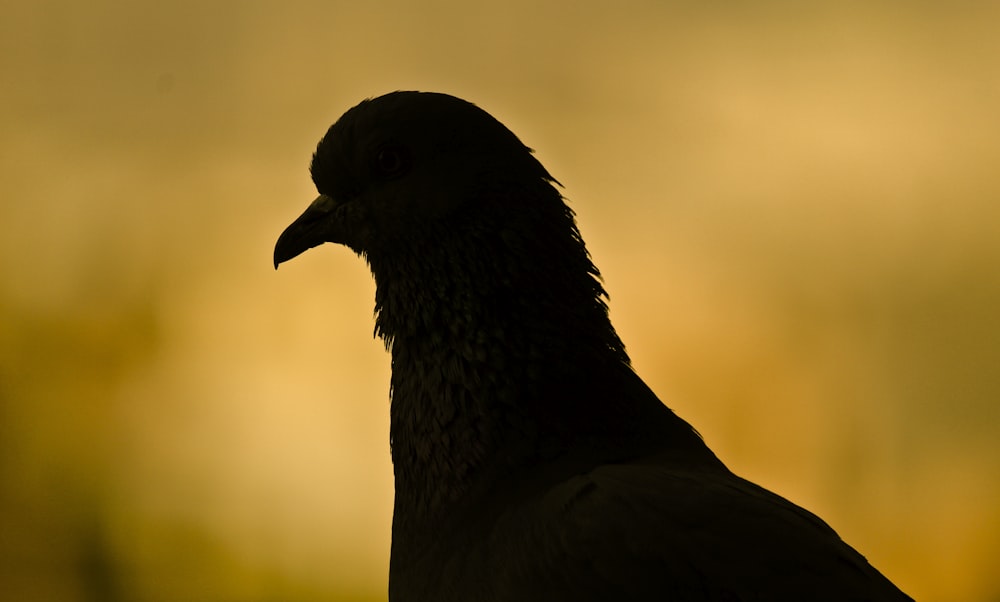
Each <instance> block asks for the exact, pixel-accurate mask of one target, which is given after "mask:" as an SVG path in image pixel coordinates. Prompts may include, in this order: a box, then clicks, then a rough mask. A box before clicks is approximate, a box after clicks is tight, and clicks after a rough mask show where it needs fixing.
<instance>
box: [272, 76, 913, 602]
mask: <svg viewBox="0 0 1000 602" xmlns="http://www.w3.org/2000/svg"><path fill="white" fill-rule="evenodd" d="M311 174H312V178H313V181H314V183H315V185H316V188H317V190H318V192H319V196H318V197H317V198H316V200H315V201H313V203H312V204H311V205H310V206H309V207H308V209H306V211H305V213H303V214H302V215H301V216H300V217H299V218H298V219H296V220H295V221H294V222H293V223H292V224H291V225H290V226H289V227H288V228H287V229H286V230H285V231H284V232H283V233H282V234H281V236H280V237H279V239H278V242H277V245H276V246H275V249H274V264H275V267H277V266H278V264H280V263H282V262H284V261H287V260H289V259H292V258H293V257H295V256H297V255H299V254H300V253H302V252H303V251H305V250H307V249H309V248H311V247H315V246H317V245H320V244H322V243H324V242H332V243H339V244H343V245H346V246H347V247H349V248H351V249H352V250H354V251H355V252H356V253H358V254H359V255H360V256H362V257H363V258H364V259H365V260H366V261H367V263H368V265H369V266H370V268H371V271H372V274H373V275H374V278H375V282H376V294H375V311H376V327H375V331H376V333H377V334H378V336H380V337H381V338H382V339H383V340H384V342H385V344H386V347H387V349H388V350H389V351H390V353H391V356H392V377H391V403H390V441H391V450H392V461H393V471H394V476H395V507H394V511H393V522H392V549H391V560H390V569H389V599H390V600H391V601H393V602H396V601H403V600H405V601H407V602H412V601H425V600H434V601H439V602H440V601H450V600H464V601H478V600H482V601H494V600H495V601H535V600H546V601H551V600H573V601H589V600H616V601H633V600H664V601H696V600H697V601H707V600H727V601H751V600H795V601H825V600H829V601H834V600H836V601H862V600H867V601H889V600H893V601H895V600H910V598H909V597H908V596H907V595H905V594H904V593H902V592H901V591H900V590H899V589H897V588H896V586H894V585H893V584H892V583H891V582H890V581H889V580H888V579H886V578H885V577H884V576H883V575H882V574H880V573H879V572H878V571H877V570H876V569H875V568H873V567H872V566H871V565H869V564H868V562H867V561H866V560H865V558H864V557H863V556H861V555H860V554H859V553H857V552H856V551H855V550H854V549H852V548H851V547H850V546H849V545H847V544H846V543H844V542H843V541H842V540H841V539H840V537H839V536H838V535H837V534H836V533H835V532H834V531H833V530H832V529H831V528H830V527H828V526H827V525H826V523H824V522H823V521H822V520H820V519H819V518H818V517H816V516H815V515H813V514H811V513H809V512H808V511H806V510H804V509H802V508H800V507H798V506H796V505H795V504H792V503H791V502H789V501H787V500H785V499H784V498H782V497H780V496H778V495H775V494H773V493H771V492H769V491H767V490H765V489H763V488H761V487H759V486H757V485H755V484H753V483H751V482H749V481H746V480H744V479H742V478H740V477H738V476H736V475H735V474H733V473H732V472H730V471H729V470H728V469H727V468H726V466H725V465H724V464H723V463H722V462H721V461H720V460H719V459H718V458H717V457H716V456H715V454H713V453H712V451H711V450H710V449H709V448H708V447H707V446H706V445H705V443H704V441H703V440H702V438H701V437H700V436H699V435H698V433H697V432H696V431H695V430H694V429H693V428H692V427H691V426H690V425H689V424H688V423H686V422H685V421H684V420H682V419H681V418H679V417H678V416H677V415H676V414H674V412H673V411H671V410H670V409H668V408H667V407H666V406H665V405H663V403H661V402H660V400H659V399H658V398H657V397H656V395H655V394H654V393H653V392H652V391H651V390H650V389H649V388H648V387H647V386H646V385H645V384H644V383H643V381H642V380H641V379H640V378H639V377H638V376H637V375H636V373H635V372H634V371H633V370H632V368H631V365H630V362H629V358H628V355H627V354H626V352H625V347H624V345H623V344H622V341H621V340H620V339H619V337H618V335H617V334H616V332H615V329H614V328H613V327H612V325H611V322H610V320H609V318H608V306H607V295H606V293H605V290H604V287H603V285H602V283H601V279H600V273H599V272H598V270H597V268H596V267H595V266H594V264H593V263H592V261H591V259H590V256H589V254H588V252H587V249H586V247H585V245H584V242H583V239H582V238H581V236H580V232H579V230H578V229H577V226H576V223H575V218H574V213H573V212H572V211H571V210H570V208H569V207H568V206H567V205H566V203H565V202H564V199H563V197H562V196H561V194H560V193H559V191H558V190H557V188H556V187H555V185H556V184H558V182H556V180H555V179H554V178H553V177H552V176H551V175H549V173H548V172H547V171H546V170H545V168H544V167H542V165H541V163H539V162H538V160H537V159H536V158H535V156H534V155H533V153H532V151H531V149H529V148H527V147H526V146H525V145H524V144H522V143H521V142H520V141H519V140H518V138H517V137H516V136H515V135H514V134H513V133H512V132H511V131H510V130H508V129H507V128H506V127H504V126H503V125H502V124H501V123H500V122H499V121H497V120H496V119H494V118H493V117H492V116H490V115H489V114H488V113H487V112H485V111H483V110H482V109H480V108H478V107H477V106H475V105H474V104H471V103H469V102H466V101H464V100H461V99H458V98H455V97H453V96H448V95H445V94H436V93H423V92H394V93H390V94H386V95H384V96H380V97H378V98H374V99H368V100H365V101H363V102H361V103H360V104H358V105H357V106H355V107H354V108H352V109H350V110H349V111H347V112H346V113H345V114H344V115H343V116H342V117H341V118H340V119H339V120H338V121H337V122H336V123H334V124H333V126H331V127H330V129H329V131H327V133H326V135H325V136H324V137H323V139H322V140H321V141H320V143H319V146H318V147H317V149H316V152H315V154H314V156H313V159H312V165H311Z"/></svg>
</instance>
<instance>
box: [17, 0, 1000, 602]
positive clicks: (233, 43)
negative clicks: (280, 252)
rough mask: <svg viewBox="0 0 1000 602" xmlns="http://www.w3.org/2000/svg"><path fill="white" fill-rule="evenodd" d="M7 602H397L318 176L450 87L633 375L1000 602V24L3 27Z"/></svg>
mask: <svg viewBox="0 0 1000 602" xmlns="http://www.w3.org/2000/svg"><path fill="white" fill-rule="evenodd" d="M3 14H4V19H3V21H2V23H0V76H2V81H3V86H4V95H3V96H4V99H3V102H2V103H0V140H2V142H0V153H2V154H0V187H2V188H0V193H2V194H0V274H2V278H0V598H3V599H5V600H7V599H9V600H24V601H34V600H39V601H42V600H69V601H72V600H95V601H96V600H101V601H114V600H129V601H131V600H141V601H145V600H151V601H152V600H171V601H172V600H193V601H201V600H204V601H231V600H289V601H296V600H302V601H307V600H320V599H322V600H331V599H343V600H367V599H384V598H385V593H384V592H385V580H386V571H387V568H386V567H387V561H388V545H389V521H390V515H391V504H392V482H391V466H390V465H389V460H388V417H387V412H388V404H387V397H388V395H387V393H388V361H387V357H386V356H385V353H384V350H383V349H382V345H381V343H380V342H378V341H375V340H373V339H372V337H371V333H372V321H371V310H372V292H373V285H372V283H371V281H370V277H369V276H368V274H367V272H366V268H365V266H364V265H363V263H362V262H361V261H360V260H358V259H357V258H356V257H354V256H353V255H352V254H351V253H349V252H347V251H346V250H344V249H333V248H328V249H321V250H319V251H317V252H314V253H315V254H309V255H307V256H304V257H303V258H301V259H300V260H297V261H296V262H293V263H292V264H290V265H289V266H288V267H287V268H286V267H283V268H282V270H281V271H280V272H278V273H275V272H274V271H273V269H272V268H271V265H270V253H271V249H272V248H273V243H274V240H275V239H276V237H277V234H278V233H279V232H280V231H281V230H282V228H283V227H284V226H285V225H287V223H288V222H290V220H291V219H293V218H294V217H295V216H297V215H298V213H299V212H300V211H301V210H302V209H303V208H304V207H305V206H306V204H307V203H308V202H309V200H310V199H311V198H312V195H313V190H312V187H311V184H310V182H309V179H308V173H307V166H308V160H309V157H310V154H311V151H312V149H313V145H314V144H315V143H316V141H317V140H318V139H319V137H320V136H321V135H322V133H323V132H324V131H325V128H326V127H327V126H328V125H329V124H330V123H332V121H334V120H335V119H336V118H337V117H338V116H339V115H340V114H341V113H342V112H343V111H344V110H346V109H347V108H349V107H350V106H352V105H353V104H355V103H356V102H357V101H359V100H360V99H362V98H364V97H366V96H374V95H378V94H381V93H383V92H387V91H390V90H393V89H425V90H437V91H443V92H449V93H453V94H456V95H459V96H462V97H464V98H467V99H469V100H471V101H473V102H476V103H477V104H479V105H480V106H482V107H484V108H485V109H487V110H488V111H490V112H492V113H493V114H494V115H495V116H496V117H497V118H499V119H500V120H501V121H503V122H504V123H506V124H507V125H508V126H509V127H511V129H513V130H514V131H515V132H516V133H517V134H518V135H519V136H520V137H521V138H522V140H524V141H525V142H526V143H527V144H528V145H530V146H532V147H533V148H535V149H536V150H537V152H538V156H539V158H540V159H541V160H542V161H543V163H545V164H546V166H547V167H548V168H549V170H550V171H551V172H552V173H553V174H554V175H555V176H556V177H557V178H558V179H559V180H560V181H561V182H562V183H563V184H564V185H565V186H566V189H565V194H566V196H567V197H568V198H569V199H570V200H571V202H572V206H573V207H574V209H575V210H576V211H577V213H578V218H579V221H580V226H581V230H582V232H583V234H584V236H585V237H586V238H587V241H588V244H589V247H590V249H591V252H592V254H593V255H594V258H595V261H596V263H597V264H598V266H599V267H600V268H601V269H602V271H603V272H604V274H605V277H606V284H607V287H608V289H609V290H610V292H611V295H612V302H611V307H612V317H613V319H614V321H615V324H616V325H617V326H618V328H619V332H620V334H621V335H622V337H623V339H624V340H625V342H626V344H627V345H628V346H629V350H630V352H631V354H632V356H633V360H634V363H635V366H636V368H637V370H638V371H639V373H640V374H642V375H643V376H644V378H646V380H647V382H649V384H650V385H651V386H652V387H653V388H654V390H656V391H657V392H658V393H659V394H660V396H661V398H663V399H664V401H665V402H666V403H667V404H668V405H670V406H671V407H673V408H674V409H675V410H676V411H677V412H678V413H679V414H680V415H681V416H683V417H685V418H687V419H688V420H690V421H691V422H692V423H693V424H694V425H695V426H696V427H697V428H698V429H699V431H700V432H701V433H702V434H703V435H705V437H706V439H707V441H708V443H709V444H710V445H711V446H712V447H713V449H715V450H716V451H717V452H718V453H719V455H720V456H721V457H722V458H723V460H724V461H726V462H727V463H728V464H729V465H730V466H731V467H732V468H733V469H734V470H736V471H737V472H739V473H740V474H742V475H744V476H746V477H748V478H751V479H753V480H756V481H758V482H760V483H761V484H763V485H765V486H767V487H769V488H772V489H774V490H776V491H777V492H779V493H782V494H783V495H785V496H787V497H789V498H791V499H792V500H794V501H796V502H798V503H800V504H802V505H804V506H806V507H807V508H809V509H811V510H813V511H815V512H817V513H818V514H820V515H821V516H823V517H824V518H825V519H827V520H828V522H830V523H831V525H832V526H833V527H834V528H836V529H837V530H838V531H839V532H840V533H841V534H842V535H843V536H844V537H845V539H847V540H848V541H849V542H850V543H852V544H853V545H854V546H856V547H857V548H858V549H859V550H860V551H861V552H862V553H864V554H865V555H866V556H868V558H869V559H870V560H871V561H872V562H873V564H875V565H876V566H877V567H878V568H880V570H882V571H883V572H884V573H885V574H886V575H887V576H889V577H890V578H892V579H893V580H894V581H895V582H896V583H897V584H899V585H900V586H901V587H902V588H903V589H904V590H906V591H907V592H908V593H910V594H911V595H913V596H914V597H915V598H917V599H920V600H922V601H925V602H933V601H951V600H969V601H976V600H981V601H988V600H997V599H1000V579H998V577H997V575H998V574H1000V571H998V569H1000V565H998V563H997V560H996V559H997V558H1000V478H998V475H1000V443H997V442H998V441H1000V409H998V408H1000V404H998V400H1000V317H998V316H1000V312H998V310H997V308H998V307H1000V209H998V207H1000V204H998V202H997V201H998V200H1000V194H998V193H1000V178H998V177H997V173H996V172H997V165H998V164H1000V143H998V142H997V141H998V139H1000V112H998V111H997V110H996V107H998V106H1000V37H998V36H996V25H997V23H998V22H1000V7H996V6H994V5H993V4H990V3H977V2H954V3H934V2H920V3H903V2H898V3H893V2H876V3H854V2H846V3H844V2H839V3H809V4H798V3H787V2H778V1H773V2H764V3H755V4H747V3H714V4H711V5H707V4H703V3H681V2H674V3H663V2H627V3H619V4H615V5H611V4H604V3H592V2H582V3H581V2H577V3H548V4H545V5H538V4H537V3H530V2H521V1H515V2H510V1H508V2H503V3H497V4H496V5H491V4H485V3H484V4H468V3H457V2H443V1H442V2H430V3H424V4H422V5H411V4H407V3H396V2H371V3H366V4H360V3H359V4H353V5H351V4H343V3H337V2H290V3H281V4H279V3H271V2H218V3H197V2H172V3H152V2H138V3H126V2H97V3H86V4H79V3H64V2H35V3H11V2H8V3H5V5H4V6H3Z"/></svg>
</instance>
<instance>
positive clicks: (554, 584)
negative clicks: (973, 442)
mask: <svg viewBox="0 0 1000 602" xmlns="http://www.w3.org/2000/svg"><path fill="white" fill-rule="evenodd" d="M489 545H490V550H488V551H487V555H494V554H495V555H496V558H495V559H494V560H495V562H494V563H492V564H491V566H493V567H496V568H497V571H498V574H496V575H495V577H496V578H495V580H494V581H493V583H494V584H495V585H496V587H498V588H500V589H503V588H509V591H508V592H507V593H506V594H503V595H498V596H497V599H510V600H514V599H543V598H544V597H545V596H549V597H548V598H547V599H566V600H570V599H572V600H577V601H579V600H734V601H735V600H741V601H749V600H810V601H823V600H830V601H833V600H836V601H841V602H843V601H849V600H857V601H861V600H873V601H874V600H909V598H908V597H907V596H906V595H905V594H903V593H902V592H900V591H899V590H898V589H896V587H895V586H894V585H892V583H891V582H889V581H888V580H887V579H885V577H883V576H882V575H881V574H880V573H878V571H876V570H875V569H874V568H872V567H871V566H870V565H869V564H868V562H867V561H866V560H865V559H864V557H862V556H861V555H860V554H858V553H857V552H856V551H854V550H853V549H852V548H851V547H850V546H848V545H847V544H846V543H844V542H843V541H842V540H841V539H840V537H839V536H837V534H836V533H835V532H834V531H833V530H832V529H831V528H830V527H829V526H827V525H826V524H825V523H824V522H823V521H822V520H820V519H819V518H818V517H816V516H815V515H813V514H811V513H809V512H807V511H806V510H803V509H802V508H799V507H798V506H796V505H794V504H792V503H791V502H788V501H787V500H785V499H784V498H781V497H780V496H777V495H775V494H773V493H771V492H769V491H767V490H765V489H763V488H760V487H758V486H756V485H754V484H752V483H750V482H748V481H745V480H743V479H740V478H739V477H736V476H734V475H732V474H731V473H728V472H726V471H723V470H716V471H708V472H706V471H700V470H693V469H690V468H686V469H685V468H678V467H671V466H662V465H657V464H641V463H632V464H614V465H604V466H600V467H598V468H596V469H594V470H592V471H590V472H589V473H587V474H583V475H578V476H576V477H573V478H570V479H568V480H566V481H564V482H562V483H560V484H559V485H557V486H555V487H553V488H551V489H549V490H548V491H547V492H546V493H545V494H544V495H542V496H541V497H539V498H538V499H536V500H534V501H533V502H529V503H527V504H525V505H524V506H521V507H520V508H517V509H512V510H511V512H510V513H509V514H508V515H507V516H505V517H503V518H501V519H500V520H499V521H498V522H497V524H496V529H495V530H494V531H493V534H492V536H491V538H490V543H489ZM522 588H524V589H523V590H522ZM524 591H527V592H531V595H529V596H527V598H525V597H520V595H521V593H522V592H524ZM497 593H500V592H497ZM540 594H541V595H540Z"/></svg>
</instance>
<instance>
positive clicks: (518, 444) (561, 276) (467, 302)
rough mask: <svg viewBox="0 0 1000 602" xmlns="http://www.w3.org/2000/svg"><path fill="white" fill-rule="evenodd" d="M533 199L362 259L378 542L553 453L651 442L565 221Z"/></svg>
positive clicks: (607, 451) (581, 251)
mask: <svg viewBox="0 0 1000 602" xmlns="http://www.w3.org/2000/svg"><path fill="white" fill-rule="evenodd" d="M548 188H549V189H551V193H550V194H549V195H548V196H547V197H546V196H544V195H541V196H542V198H537V196H536V198H534V199H532V204H528V205H526V206H520V207H519V206H517V200H518V199H519V198H523V197H522V196H517V197H515V198H514V199H511V198H499V199H491V200H493V201H494V203H493V204H490V203H487V205H486V207H479V208H478V209H477V210H476V211H475V214H474V216H473V215H472V212H470V215H464V214H462V212H461V211H458V212H456V215H454V216H452V219H450V220H447V221H446V222H443V223H441V224H439V225H437V226H432V227H429V228H428V229H426V230H424V231H423V232H424V233H425V236H422V237H421V238H419V239H416V240H410V241H405V243H406V245H407V247H408V248H406V250H405V252H401V250H400V249H398V248H397V249H393V251H392V252H391V253H386V254H385V255H381V254H379V253H369V254H368V261H369V263H370V265H371V267H372V271H373V273H374V275H375V279H376V283H377V292H376V312H377V319H376V331H377V332H378V334H379V335H380V336H381V337H382V338H383V339H384V340H385V342H386V345H387V347H389V348H390V350H391V354H392V405H391V411H390V415H391V418H390V420H391V427H390V428H391V432H390V437H391V445H392V458H393V465H394V472H395V479H396V506H397V512H396V517H397V518H396V519H395V520H396V521H397V524H394V532H398V531H400V530H403V529H406V528H407V527H406V526H405V525H400V524H398V522H399V521H401V520H410V521H413V522H414V523H421V522H422V523H423V524H425V525H426V524H429V523H435V522H440V520H442V517H445V516H448V515H449V514H452V513H454V512H456V511H460V508H461V507H462V505H463V504H469V503H474V502H475V501H476V500H479V499H480V498H481V497H486V496H488V495H489V490H490V488H491V487H496V486H497V483H501V482H503V480H504V479H505V478H507V477H508V476H509V475H513V474H515V473H516V474H520V475H523V473H524V470H525V468H526V467H537V466H539V465H545V464H547V463H551V462H553V461H558V458H560V457H561V456H564V455H566V452H567V451H570V450H573V452H574V454H578V453H579V450H581V449H586V450H589V451H588V452H586V453H590V454H592V455H593V456H594V458H595V461H596V459H607V458H608V457H610V456H612V455H614V454H627V453H629V450H628V449H626V448H628V447H630V446H641V445H643V444H644V442H646V443H648V441H649V440H651V439H653V438H657V437H658V435H661V434H662V432H661V431H658V430H656V428H657V427H654V426H651V425H653V424H654V423H656V424H659V422H662V421H660V418H661V417H662V413H663V411H666V412H668V413H669V410H666V408H664V407H663V406H662V404H660V403H659V401H658V400H656V398H655V396H653V395H652V393H650V392H649V390H648V389H646V388H645V385H643V384H642V382H641V381H640V380H639V379H638V377H636V376H635V375H634V373H633V372H632V370H631V368H630V366H629V360H628V356H627V355H626V353H625V350H624V347H623V345H622V343H621V340H620V339H619V338H618V335H617V334H616V333H615V331H614V328H613V327H612V326H611V323H610V320H609V319H608V314H607V306H606V303H605V300H604V290H603V288H602V287H601V284H600V281H599V279H598V278H599V274H598V272H597V269H596V268H595V267H594V266H593V264H592V263H591V261H590V259H589V257H588V255H587V251H586V249H585V247H584V245H583V242H582V240H581V239H580V236H579V234H578V232H577V230H576V226H575V225H574V223H573V217H572V213H571V212H570V210H569V209H568V208H567V207H566V206H565V205H564V204H563V202H562V199H561V197H559V195H558V193H557V192H556V191H555V190H554V189H552V188H551V186H548ZM542 192H544V191H542ZM511 205H515V206H514V207H511ZM383 257H391V258H392V259H391V260H386V261H383ZM637 398H642V399H643V401H642V402H636V401H635V400H636V399H637ZM650 400H651V401H650ZM654 406H655V407H654ZM651 416H652V418H651ZM670 416H673V415H672V414H670ZM677 420H679V419H677ZM658 421H659V422H658ZM681 424H683V423H681ZM684 426H686V424H685V425H684ZM688 429H689V427H688ZM644 430H645V432H644ZM689 430H690V429H689ZM654 431H655V432H654ZM646 435H648V436H646ZM401 508H405V512H400V511H399V510H400V509H401Z"/></svg>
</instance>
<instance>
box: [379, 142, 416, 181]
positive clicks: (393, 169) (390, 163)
mask: <svg viewBox="0 0 1000 602" xmlns="http://www.w3.org/2000/svg"><path fill="white" fill-rule="evenodd" d="M409 167H410V157H409V154H408V153H407V152H406V149H405V148H403V147H401V146H384V147H382V148H381V149H379V151H378V153H376V154H375V174H376V175H377V176H378V177H379V178H381V179H384V180H388V179H391V178H397V177H399V176H401V175H403V174H404V173H405V172H406V170H407V169H409Z"/></svg>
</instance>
